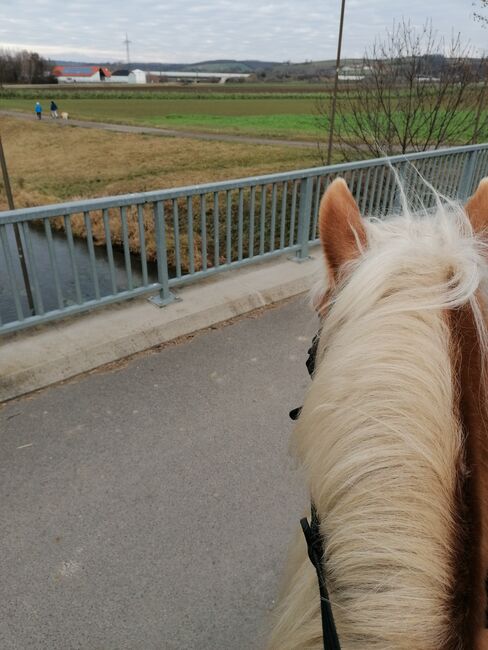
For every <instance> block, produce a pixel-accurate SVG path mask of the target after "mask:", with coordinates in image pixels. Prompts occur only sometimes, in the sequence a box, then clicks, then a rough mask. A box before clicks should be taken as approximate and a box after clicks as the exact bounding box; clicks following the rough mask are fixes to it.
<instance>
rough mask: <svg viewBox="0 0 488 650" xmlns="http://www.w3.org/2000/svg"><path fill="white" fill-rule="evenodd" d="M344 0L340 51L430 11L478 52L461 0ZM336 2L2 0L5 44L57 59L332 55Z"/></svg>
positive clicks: (479, 32)
mask: <svg viewBox="0 0 488 650" xmlns="http://www.w3.org/2000/svg"><path fill="white" fill-rule="evenodd" d="M398 5H399V3H396V2H391V0H346V16H345V24H344V45H343V54H344V56H346V57H347V56H361V55H362V54H363V52H364V50H365V48H366V47H367V46H368V45H370V44H371V43H372V42H373V40H374V38H375V37H376V36H377V35H378V34H381V33H384V30H385V29H386V28H387V27H391V25H392V24H393V21H394V20H396V21H398V20H401V19H402V18H406V19H410V20H411V21H412V23H414V24H420V25H421V24H423V23H424V21H425V20H426V19H428V18H430V17H432V19H433V24H434V27H436V28H437V29H438V30H439V32H440V33H441V34H443V35H445V36H446V37H447V38H449V37H450V36H451V34H452V33H453V32H457V31H461V32H462V34H463V35H464V37H465V40H470V41H471V42H472V44H473V45H474V46H475V47H477V48H478V51H481V50H482V49H483V48H484V47H485V39H486V31H484V30H483V29H482V28H481V27H480V25H479V24H478V23H476V22H475V21H474V20H473V18H472V8H471V7H470V8H469V9H468V10H466V9H467V8H466V3H463V2H460V1H459V0H443V1H442V2H441V1H440V0H437V2H436V1H435V0H434V1H431V2H430V3H426V2H425V0H409V2H408V4H407V3H404V4H403V3H402V7H400V8H399V6H398ZM339 9H340V2H339V0H321V1H320V2H319V0H313V1H312V0H274V1H272V2H266V1H264V2H263V1H262V0H246V2H236V1H235V0H204V1H203V2H198V1H197V0H178V2H174V1H172V2H166V1H163V0H161V1H159V2H154V0H139V1H138V3H137V4H136V3H132V2H129V1H128V0H119V1H118V2H114V0H105V2H104V3H99V2H98V0H79V1H77V2H73V0H66V1H65V2H64V3H63V4H62V8H61V5H60V4H59V0H36V1H35V2H32V0H15V1H11V0H4V1H3V2H2V4H1V6H0V25H1V28H0V39H1V41H0V47H9V48H12V49H20V48H27V49H31V50H37V51H39V52H40V53H41V54H43V55H44V56H50V57H51V58H58V59H63V58H65V59H68V58H70V59H80V60H92V61H97V60H112V59H113V60H122V59H124V58H125V46H124V44H123V40H124V38H125V33H126V32H127V33H128V34H129V38H130V40H131V58H132V60H134V61H135V60H139V61H162V62H176V61H181V62H192V61H197V60H201V59H208V58H239V59H256V58H260V59H268V60H275V61H283V60H292V61H304V60H305V59H331V58H334V57H335V49H336V42H337V29H338V21H339Z"/></svg>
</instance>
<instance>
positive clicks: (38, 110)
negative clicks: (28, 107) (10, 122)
mask: <svg viewBox="0 0 488 650" xmlns="http://www.w3.org/2000/svg"><path fill="white" fill-rule="evenodd" d="M34 110H35V112H36V115H37V119H38V120H40V119H41V118H42V106H41V103H40V102H36V105H35V107H34Z"/></svg>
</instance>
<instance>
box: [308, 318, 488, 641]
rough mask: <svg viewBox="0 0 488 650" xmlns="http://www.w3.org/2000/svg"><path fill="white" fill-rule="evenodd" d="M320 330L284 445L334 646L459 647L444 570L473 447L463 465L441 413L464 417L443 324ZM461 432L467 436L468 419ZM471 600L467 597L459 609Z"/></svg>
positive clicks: (452, 592)
mask: <svg viewBox="0 0 488 650" xmlns="http://www.w3.org/2000/svg"><path fill="white" fill-rule="evenodd" d="M329 329H330V331H329V332H327V328H325V336H326V338H327V341H326V345H327V346H328V350H327V353H326V354H325V356H324V358H323V361H322V363H321V364H320V366H319V368H318V371H317V373H316V376H315V378H314V381H313V383H312V386H311V388H310V391H309V393H308V395H307V397H306V400H305V404H304V408H303V411H302V415H301V418H300V421H299V423H298V426H297V429H296V432H295V444H296V447H297V451H298V454H299V455H300V456H301V458H302V460H303V462H304V465H305V467H306V469H307V471H308V478H309V485H310V490H311V493H312V497H313V499H314V501H315V503H316V506H317V509H318V513H319V516H320V519H321V521H322V532H323V534H324V537H325V538H326V555H327V573H328V582H329V587H330V589H329V593H330V598H331V602H332V607H333V610H334V616H335V618H336V623H337V628H338V632H339V636H340V638H341V645H342V647H343V648H344V650H350V649H351V650H353V649H354V650H356V649H358V650H359V648H361V650H368V649H369V648H374V650H387V649H391V648H392V647H395V648H396V649H397V650H407V649H408V650H410V648H412V647H415V648H417V649H418V650H424V649H425V650H433V649H435V650H439V648H442V650H448V649H449V650H450V649H454V648H456V649H457V650H458V649H459V648H468V647H469V648H473V647H474V646H473V645H472V644H471V645H469V644H464V640H463V639H462V636H463V635H465V634H467V633H468V630H469V629H470V625H472V624H473V623H475V621H474V620H473V619H472V618H471V619H470V620H468V618H469V617H466V616H465V615H464V614H463V613H462V612H464V611H465V609H464V610H463V608H462V603H461V602H460V599H459V598H458V597H457V596H458V594H460V593H461V592H460V590H459V588H458V584H460V575H461V573H463V572H462V571H460V570H458V568H456V570H455V571H454V569H453V567H455V566H456V567H457V564H456V563H457V562H459V561H460V559H461V557H462V554H461V546H462V544H463V543H465V542H467V538H466V536H464V532H463V531H464V530H465V529H464V527H463V526H464V521H465V520H468V519H469V517H470V516H473V512H475V510H476V509H475V505H474V504H476V503H479V499H478V497H479V494H478V492H477V490H478V487H479V485H481V483H480V478H479V476H478V475H477V478H476V480H475V479H473V481H472V484H471V483H470V482H469V481H467V479H466V476H467V474H468V473H467V472H466V467H465V466H466V462H468V464H471V462H472V461H471V460H470V454H471V456H473V455H475V454H476V449H475V447H474V443H473V447H472V448H471V451H470V453H466V458H465V454H464V446H463V427H462V426H461V422H460V417H456V415H455V414H456V412H457V411H458V410H459V412H461V411H462V414H463V415H462V417H463V418H468V417H469V412H468V408H467V406H465V404H464V403H463V405H462V407H461V405H459V409H458V408H457V407H458V404H457V401H456V400H457V391H456V386H457V384H458V382H457V380H456V377H455V372H454V367H453V362H452V358H451V357H452V355H451V347H452V345H451V343H452V340H451V339H452V336H451V328H450V326H449V320H448V318H447V317H446V314H445V313H444V312H441V311H440V310H439V312H436V313H433V312H432V313H425V312H422V313H411V312H410V313H407V314H406V313H403V314H402V313H396V312H394V311H393V312H392V313H389V314H387V315H386V316H385V313H384V312H382V311H381V309H379V310H378V311H377V313H375V312H373V313H372V314H371V313H367V314H365V316H364V317H360V318H358V319H356V320H351V321H349V322H347V321H346V322H345V323H344V322H341V323H340V327H339V326H338V327H337V328H336V330H335V331H334V327H333V326H332V328H329ZM463 367H464V364H461V368H463ZM460 383H461V385H464V384H465V381H464V379H462V381H461V382H460ZM472 386H473V390H472V391H471V392H470V393H469V396H471V397H473V396H474V382H473V385H472ZM464 399H465V400H467V399H468V398H467V397H464ZM469 403H471V402H469ZM465 411H466V413H465ZM467 428H468V429H469V431H470V432H474V431H475V428H476V427H475V422H474V421H473V422H471V421H470V422H469V423H467ZM470 439H471V435H470ZM475 439H476V441H478V442H479V440H480V439H481V437H480V435H477V436H476V437H474V434H473V440H475ZM466 449H467V447H466ZM465 461H466V462H465ZM475 488H476V489H475ZM467 490H468V491H469V490H471V492H472V498H471V501H470V505H469V507H468V508H467V511H466V512H463V521H460V520H459V517H458V513H459V511H460V508H461V506H462V505H463V504H464V503H465V501H464V495H465V493H466V491H467ZM475 525H476V517H474V516H473V523H472V526H471V528H472V530H473V531H474V529H475ZM487 539H488V538H487ZM480 557H481V556H480V554H477V553H476V552H475V551H473V553H472V554H471V557H470V564H469V566H468V567H467V568H466V566H467V565H466V563H464V564H463V566H464V567H465V571H464V573H463V575H464V576H465V578H466V579H465V580H464V585H465V586H467V585H468V583H469V582H470V580H471V579H472V577H473V571H474V567H475V566H478V568H479V570H481V565H480V562H481V561H480ZM478 583H479V580H478V582H477V584H478ZM478 586H479V585H478ZM480 596H481V592H480V590H479V589H477V591H476V594H474V593H473V596H472V600H473V602H474V600H475V598H477V597H480ZM481 609H482V607H481V606H480V607H479V608H478V610H479V611H481ZM479 611H478V614H479ZM460 630H461V631H460ZM463 644H464V645H463Z"/></svg>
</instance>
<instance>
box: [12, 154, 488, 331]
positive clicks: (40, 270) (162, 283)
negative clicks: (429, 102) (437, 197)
mask: <svg viewBox="0 0 488 650" xmlns="http://www.w3.org/2000/svg"><path fill="white" fill-rule="evenodd" d="M393 170H396V172H397V173H398V175H399V177H400V178H402V180H403V182H404V183H405V184H406V187H407V189H408V192H409V194H410V195H411V196H412V197H414V201H417V202H418V203H419V205H420V204H422V205H427V206H428V205H429V202H430V201H432V196H431V193H430V190H429V189H428V187H427V186H426V185H425V184H424V183H423V182H422V178H421V177H423V178H425V179H426V180H427V181H429V182H430V183H431V184H432V185H433V186H434V187H435V189H436V190H438V191H440V192H442V193H443V194H445V195H448V196H451V197H457V198H460V199H466V198H467V197H468V196H469V195H470V194H471V192H472V191H473V189H474V188H475V186H476V185H477V184H478V182H479V180H480V179H481V178H482V177H483V176H484V175H485V174H488V144H484V145H473V146H467V147H456V148H452V149H444V150H438V151H433V152H423V153H416V154H409V155H406V156H395V157H392V158H388V159H387V158H379V159H375V160H366V161H360V162H353V163H345V164H341V165H332V166H329V167H317V168H313V169H306V170H299V171H294V172H290V173H280V174H273V175H266V176H256V177H253V178H244V179H239V180H233V181H226V182H222V183H210V184H205V185H195V186H189V187H182V188H176V189H169V190H163V191H158V192H143V193H140V194H127V195H123V196H113V197H108V198H100V199H92V200H87V201H76V202H70V203H62V204H57V205H48V206H41V207H37V208H27V209H19V210H11V211H6V212H1V213H0V317H1V320H0V333H7V332H14V331H16V330H20V329H22V328H25V327H28V326H31V325H37V324H40V323H44V322H47V321H50V320H54V319H57V318H62V317H65V316H68V315H71V314H77V313H81V312H83V311H86V310H89V309H93V308H95V307H98V306H103V305H107V304H110V303H114V302H119V301H122V300H126V299H130V298H134V297H137V296H143V295H146V294H157V295H156V296H155V298H153V301H154V302H156V303H157V304H160V305H163V304H166V303H168V302H170V301H171V300H172V298H173V296H172V293H171V289H172V288H173V287H178V286H181V285H183V284H185V283H187V282H195V281H197V280H198V279H201V278H206V277H208V276H211V275H213V274H215V273H219V272H221V271H225V270H228V269H232V268H235V267H239V266H243V265H245V264H252V263H255V262H257V261H261V260H265V259H267V258H271V257H273V256H275V255H281V254H283V253H290V254H293V255H294V256H295V257H296V258H297V260H303V259H306V258H307V257H308V255H309V246H310V245H311V244H313V243H315V242H316V241H317V238H318V234H317V221H318V211H319V202H320V198H321V195H322V193H323V191H324V189H325V187H326V186H327V184H328V183H329V182H330V181H331V180H332V179H334V178H335V177H337V176H342V177H343V178H345V180H346V182H347V183H348V185H349V188H350V189H351V192H352V193H353V195H354V196H355V198H356V201H357V202H358V204H359V207H360V209H361V211H362V213H363V214H366V215H372V214H378V215H384V214H387V213H388V212H391V211H392V210H395V209H396V208H397V206H398V189H397V184H396V178H395V174H394V172H393ZM417 172H419V173H417ZM15 229H18V233H19V235H20V240H21V243H22V249H23V253H24V257H25V261H26V266H27V275H28V282H29V284H30V293H31V294H32V298H31V300H29V299H28V298H29V296H28V292H27V291H26V287H25V283H24V279H23V276H22V273H21V269H20V264H19V259H18V257H19V255H18V251H17V247H16V245H15V237H14V235H15Z"/></svg>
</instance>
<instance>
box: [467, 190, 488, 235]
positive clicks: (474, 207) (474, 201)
mask: <svg viewBox="0 0 488 650" xmlns="http://www.w3.org/2000/svg"><path fill="white" fill-rule="evenodd" d="M465 209H466V212H467V213H468V217H469V220H470V221H471V225H472V226H473V230H474V231H475V232H476V233H485V234H486V235H488V177H487V178H483V179H481V181H480V184H479V185H478V188H477V190H476V192H475V193H474V194H473V196H472V197H471V198H470V199H469V201H468V202H467V203H466V208H465Z"/></svg>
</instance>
